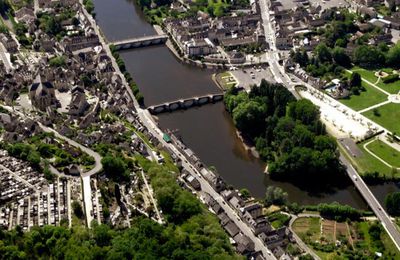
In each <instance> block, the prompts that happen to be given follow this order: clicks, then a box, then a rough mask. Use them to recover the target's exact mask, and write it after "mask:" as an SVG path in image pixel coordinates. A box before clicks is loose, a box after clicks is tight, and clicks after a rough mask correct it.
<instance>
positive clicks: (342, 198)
mask: <svg viewBox="0 0 400 260" xmlns="http://www.w3.org/2000/svg"><path fill="white" fill-rule="evenodd" d="M134 2H135V0H112V1H110V0H94V3H95V8H96V9H95V12H96V14H97V16H96V20H97V21H98V23H99V25H100V27H101V29H102V31H103V32H104V34H105V35H106V37H107V39H109V40H111V41H115V40H121V39H126V38H129V37H139V36H143V35H151V34H154V29H153V27H152V26H151V25H150V24H148V23H147V22H146V21H145V20H144V19H143V14H142V13H141V11H140V10H139V9H138V8H135V5H134ZM121 57H122V58H123V59H124V61H125V64H126V68H127V71H129V72H130V73H131V75H132V77H133V78H134V80H135V81H136V83H137V84H138V87H139V89H140V91H141V93H142V94H143V95H144V97H145V103H146V105H154V104H159V103H163V102H167V101H171V100H177V99H181V98H185V97H192V96H197V95H204V94H208V93H217V92H219V89H218V88H217V87H216V86H215V84H214V82H213V81H212V80H211V74H212V73H213V72H212V71H208V70H207V71H205V70H201V69H199V68H195V67H192V66H188V65H183V64H182V63H180V62H177V59H176V58H175V56H174V55H172V54H171V52H170V51H169V50H168V49H167V48H166V47H165V46H154V47H149V48H143V49H136V50H131V51H124V52H121ZM158 118H159V124H160V126H161V128H162V129H171V130H174V129H179V133H180V135H181V136H182V138H183V140H184V142H185V143H186V144H187V146H188V147H190V149H191V150H193V151H194V152H195V153H196V154H197V155H198V156H199V157H200V158H201V160H202V161H203V162H204V163H205V164H206V165H209V166H215V167H216V168H217V170H218V172H219V174H220V175H221V176H222V177H223V178H224V179H225V181H226V182H227V183H229V184H231V185H232V186H234V187H235V188H238V189H240V188H247V189H249V190H250V192H251V193H252V195H253V196H255V197H258V198H263V197H264V196H265V191H266V187H268V186H271V185H273V186H279V187H281V188H282V189H283V190H285V191H287V192H288V194H289V200H290V201H292V202H297V203H299V204H318V203H321V202H327V203H329V202H334V201H337V202H340V203H343V204H348V205H351V206H353V207H356V208H366V204H365V202H364V200H363V199H362V198H361V196H360V195H359V193H358V191H357V190H355V188H354V186H352V184H351V183H350V180H349V179H348V178H347V177H346V176H345V175H343V176H341V177H338V178H334V179H331V180H329V179H328V180H327V179H326V178H321V179H313V180H308V179H305V180H304V179H303V180H300V181H297V182H293V183H289V182H283V181H279V180H273V179H271V178H270V176H269V175H266V174H264V173H263V172H264V169H265V163H263V162H261V161H260V160H258V159H256V158H254V157H253V156H251V154H249V152H248V151H247V150H246V149H245V148H244V146H243V144H242V143H241V140H240V139H239V138H238V136H237V135H236V129H235V127H234V125H233V122H232V119H231V117H230V115H229V114H228V113H226V111H225V109H224V106H223V104H222V103H217V104H214V105H205V106H202V107H200V108H191V109H188V110H182V111H177V112H173V113H166V114H160V115H158ZM371 190H372V192H373V193H374V194H375V195H376V196H377V198H378V200H380V201H382V200H383V199H384V197H385V195H386V194H387V193H388V192H392V191H396V190H397V191H398V190H399V188H398V187H396V186H395V185H394V184H383V185H375V186H371Z"/></svg>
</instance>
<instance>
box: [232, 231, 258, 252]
mask: <svg viewBox="0 0 400 260" xmlns="http://www.w3.org/2000/svg"><path fill="white" fill-rule="evenodd" d="M233 240H235V242H236V244H237V245H236V250H237V251H238V253H239V254H248V253H251V252H253V251H254V242H253V241H252V240H251V239H250V238H249V237H247V236H245V235H243V234H242V233H239V234H237V235H236V236H234V237H233Z"/></svg>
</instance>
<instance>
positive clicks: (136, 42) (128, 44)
mask: <svg viewBox="0 0 400 260" xmlns="http://www.w3.org/2000/svg"><path fill="white" fill-rule="evenodd" d="M167 40H168V35H166V34H161V35H152V36H143V37H136V38H129V39H125V40H120V41H115V42H112V43H111V44H112V45H114V46H115V49H116V50H117V51H120V50H127V49H134V48H141V47H147V46H151V45H158V44H163V43H165V42H166V41H167Z"/></svg>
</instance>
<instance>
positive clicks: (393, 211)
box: [385, 192, 400, 216]
mask: <svg viewBox="0 0 400 260" xmlns="http://www.w3.org/2000/svg"><path fill="white" fill-rule="evenodd" d="M385 206H386V208H387V211H388V213H389V214H390V215H393V216H400V192H393V193H389V194H388V195H386V197H385Z"/></svg>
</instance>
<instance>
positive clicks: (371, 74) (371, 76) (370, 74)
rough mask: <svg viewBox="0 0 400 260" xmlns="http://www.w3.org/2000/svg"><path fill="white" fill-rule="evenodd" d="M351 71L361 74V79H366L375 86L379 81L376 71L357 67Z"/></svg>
mask: <svg viewBox="0 0 400 260" xmlns="http://www.w3.org/2000/svg"><path fill="white" fill-rule="evenodd" d="M351 71H353V72H358V74H360V75H361V77H363V78H364V79H366V80H368V81H369V82H371V83H373V84H375V82H376V81H377V80H378V78H377V77H376V76H375V71H371V70H366V69H363V68H360V67H357V66H355V67H353V68H352V69H351Z"/></svg>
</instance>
